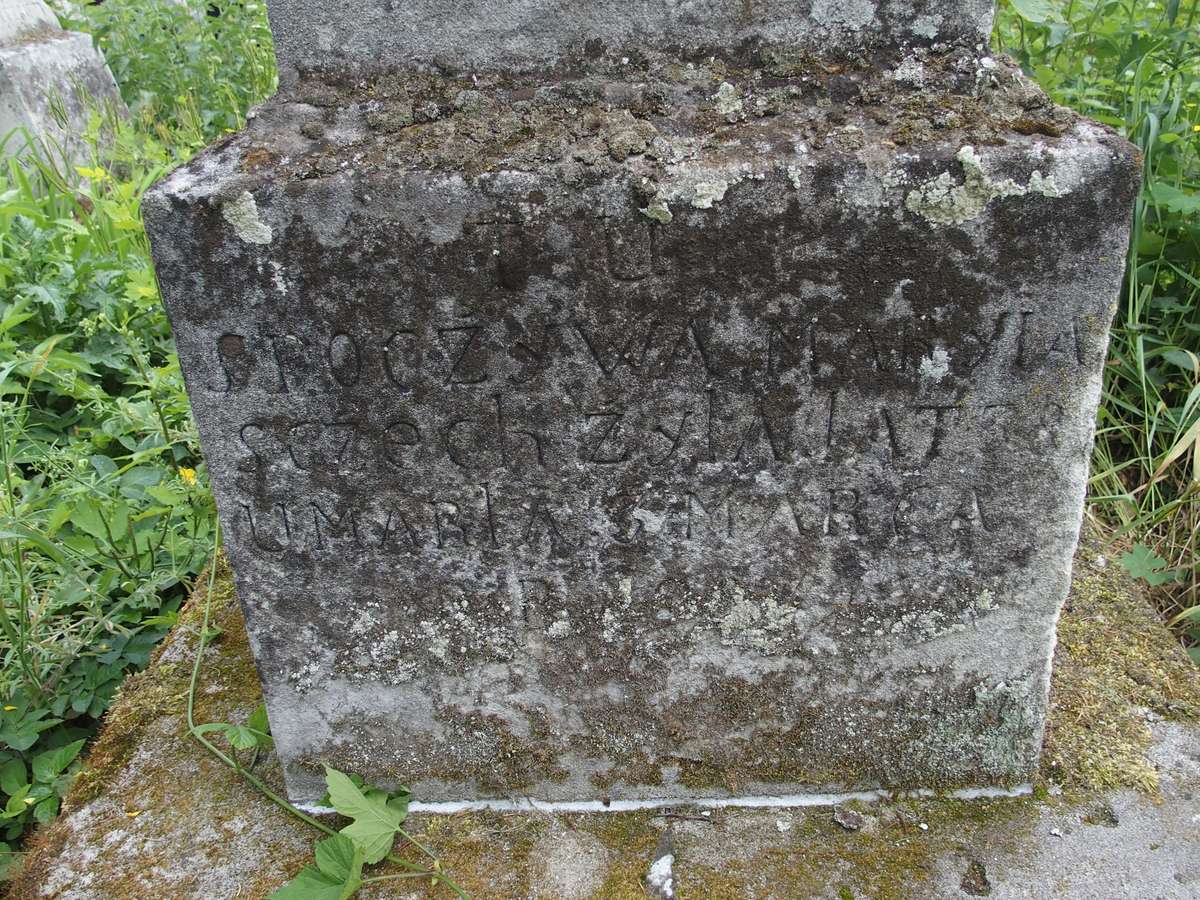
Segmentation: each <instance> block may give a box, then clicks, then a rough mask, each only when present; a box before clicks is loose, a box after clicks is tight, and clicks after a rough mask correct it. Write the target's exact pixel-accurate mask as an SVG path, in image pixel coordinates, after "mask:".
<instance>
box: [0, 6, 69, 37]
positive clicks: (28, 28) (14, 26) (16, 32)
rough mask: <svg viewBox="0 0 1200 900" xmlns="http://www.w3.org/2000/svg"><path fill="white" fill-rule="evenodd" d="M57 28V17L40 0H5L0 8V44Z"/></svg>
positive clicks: (56, 29)
mask: <svg viewBox="0 0 1200 900" xmlns="http://www.w3.org/2000/svg"><path fill="white" fill-rule="evenodd" d="M59 30H61V29H60V28H59V27H58V17H57V16H55V15H54V11H53V10H51V9H50V7H48V6H47V5H46V4H45V3H43V2H42V0H5V3H4V7H3V8H0V44H9V43H12V42H13V41H16V40H20V39H23V38H26V37H28V36H30V35H31V34H37V33H38V32H44V31H59Z"/></svg>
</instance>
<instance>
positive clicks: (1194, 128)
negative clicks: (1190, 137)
mask: <svg viewBox="0 0 1200 900" xmlns="http://www.w3.org/2000/svg"><path fill="white" fill-rule="evenodd" d="M1192 131H1196V132H1200V125H1193V126H1192Z"/></svg>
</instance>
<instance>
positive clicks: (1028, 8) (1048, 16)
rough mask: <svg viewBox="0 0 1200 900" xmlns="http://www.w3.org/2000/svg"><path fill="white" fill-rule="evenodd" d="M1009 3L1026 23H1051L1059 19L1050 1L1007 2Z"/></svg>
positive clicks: (1054, 6)
mask: <svg viewBox="0 0 1200 900" xmlns="http://www.w3.org/2000/svg"><path fill="white" fill-rule="evenodd" d="M1009 3H1011V4H1012V8H1013V9H1015V10H1016V11H1017V14H1018V15H1019V16H1020V17H1021V18H1022V19H1025V20H1026V21H1027V22H1037V23H1041V22H1051V21H1055V20H1057V19H1058V18H1059V14H1058V8H1057V6H1056V5H1055V4H1054V3H1052V2H1051V0H1009Z"/></svg>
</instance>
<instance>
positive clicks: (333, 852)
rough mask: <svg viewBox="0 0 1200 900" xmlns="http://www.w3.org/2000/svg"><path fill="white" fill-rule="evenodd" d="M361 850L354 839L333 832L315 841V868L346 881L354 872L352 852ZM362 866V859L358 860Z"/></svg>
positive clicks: (331, 876)
mask: <svg viewBox="0 0 1200 900" xmlns="http://www.w3.org/2000/svg"><path fill="white" fill-rule="evenodd" d="M356 851H357V852H361V851H360V850H359V848H358V847H357V846H355V843H354V841H352V840H350V838H348V837H346V836H345V835H341V834H335V835H334V836H333V837H330V838H325V840H323V841H318V842H317V847H316V857H317V868H318V869H320V870H321V873H322V874H324V875H328V876H329V877H330V878H336V879H338V880H339V881H346V880H348V879H349V878H350V876H351V874H352V873H353V872H354V854H355V852H356ZM358 864H359V866H360V867H361V866H362V860H361V859H360V860H359V863H358Z"/></svg>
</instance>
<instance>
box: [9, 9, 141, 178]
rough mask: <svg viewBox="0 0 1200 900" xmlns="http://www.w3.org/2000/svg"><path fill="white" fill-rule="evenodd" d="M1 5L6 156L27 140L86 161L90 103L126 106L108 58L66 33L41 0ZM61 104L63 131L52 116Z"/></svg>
mask: <svg viewBox="0 0 1200 900" xmlns="http://www.w3.org/2000/svg"><path fill="white" fill-rule="evenodd" d="M0 3H2V4H3V5H2V6H0V140H5V139H7V140H6V142H5V144H4V148H3V152H4V153H5V154H6V155H15V154H18V153H20V152H21V151H23V150H24V149H25V148H26V146H27V143H28V141H29V140H33V141H42V140H45V141H48V142H49V143H50V144H51V145H52V146H53V147H56V148H61V149H62V150H63V151H65V152H66V154H67V156H68V158H73V159H76V160H78V161H79V162H86V161H87V153H86V150H85V148H84V147H83V145H82V142H81V140H80V136H81V135H82V134H83V132H84V131H85V129H86V127H87V123H88V115H89V104H91V103H95V104H101V105H103V104H116V105H117V106H118V107H120V106H121V103H122V101H121V96H120V94H119V93H118V91H117V84H116V82H115V81H114V80H113V77H112V73H111V72H110V71H109V69H108V66H107V64H106V63H105V62H104V57H102V56H101V55H100V52H99V51H98V50H97V49H96V48H95V47H94V46H93V44H92V39H91V37H90V36H89V35H86V34H81V33H79V32H73V31H63V30H62V28H60V27H59V24H58V17H57V16H55V14H54V12H53V11H52V10H51V9H50V7H48V6H47V5H46V4H45V3H44V2H43V0H0ZM60 103H61V111H62V112H63V113H65V115H66V122H65V127H64V123H62V122H60V121H59V119H58V118H57V117H56V115H55V112H54V107H55V106H56V105H57V104H60ZM17 129H25V132H24V133H22V132H20V131H17ZM55 155H57V153H56V154H55Z"/></svg>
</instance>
